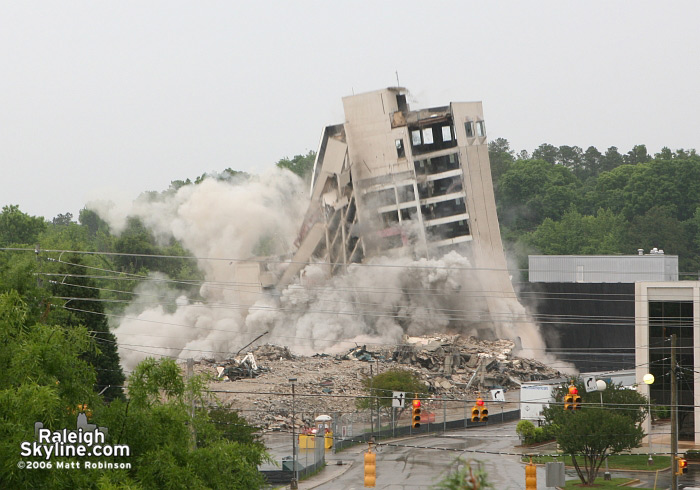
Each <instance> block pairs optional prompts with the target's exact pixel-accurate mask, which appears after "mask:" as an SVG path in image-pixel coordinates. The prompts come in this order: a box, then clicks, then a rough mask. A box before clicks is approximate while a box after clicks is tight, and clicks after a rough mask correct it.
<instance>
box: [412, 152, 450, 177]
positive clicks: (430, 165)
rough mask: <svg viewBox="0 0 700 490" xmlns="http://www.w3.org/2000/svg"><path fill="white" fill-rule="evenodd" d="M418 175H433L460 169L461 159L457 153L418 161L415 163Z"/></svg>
mask: <svg viewBox="0 0 700 490" xmlns="http://www.w3.org/2000/svg"><path fill="white" fill-rule="evenodd" d="M414 166H415V168H416V174H417V175H433V174H439V173H442V172H448V171H450V170H457V169H458V168H459V158H457V154H456V153H451V154H449V155H445V156H442V157H436V158H427V159H425V160H416V161H415V163H414Z"/></svg>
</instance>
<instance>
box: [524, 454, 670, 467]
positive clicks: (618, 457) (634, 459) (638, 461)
mask: <svg viewBox="0 0 700 490" xmlns="http://www.w3.org/2000/svg"><path fill="white" fill-rule="evenodd" d="M653 458H654V464H651V465H650V464H647V459H649V456H647V455H646V454H614V455H612V456H610V457H609V458H608V467H609V468H610V469H611V470H646V471H656V470H663V469H666V468H668V467H669V466H670V465H671V457H670V456H654V457H653ZM522 461H523V462H524V463H527V462H529V461H530V457H529V456H523V458H522ZM550 461H564V464H565V465H566V466H573V465H574V464H573V462H572V461H571V456H560V457H557V458H554V457H552V456H537V457H533V458H532V462H533V463H535V464H544V463H549V462H550ZM576 461H578V463H579V465H581V464H583V456H581V457H579V458H576ZM604 468H605V463H603V465H602V466H601V467H600V471H603V469H604Z"/></svg>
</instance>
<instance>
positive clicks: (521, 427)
mask: <svg viewBox="0 0 700 490" xmlns="http://www.w3.org/2000/svg"><path fill="white" fill-rule="evenodd" d="M515 433H516V434H518V436H519V437H520V440H521V441H523V444H532V443H534V442H536V441H535V438H536V435H537V428H536V427H535V424H533V423H532V422H530V421H529V420H521V421H520V422H518V425H516V426H515Z"/></svg>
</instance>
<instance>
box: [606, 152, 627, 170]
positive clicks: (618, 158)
mask: <svg viewBox="0 0 700 490" xmlns="http://www.w3.org/2000/svg"><path fill="white" fill-rule="evenodd" d="M624 163H625V162H624V158H623V157H622V155H621V154H620V152H619V151H618V149H617V147H616V146H611V147H610V148H608V149H607V150H606V151H605V155H604V156H603V165H602V168H601V170H602V171H604V172H607V171H609V170H612V169H614V168H617V167H619V166H620V165H622V164H624Z"/></svg>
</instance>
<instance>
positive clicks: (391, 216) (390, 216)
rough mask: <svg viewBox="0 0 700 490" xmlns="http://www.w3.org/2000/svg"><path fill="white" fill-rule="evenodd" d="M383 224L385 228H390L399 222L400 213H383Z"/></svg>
mask: <svg viewBox="0 0 700 490" xmlns="http://www.w3.org/2000/svg"><path fill="white" fill-rule="evenodd" d="M381 217H382V223H384V228H389V227H390V226H393V225H395V224H396V223H398V222H399V213H398V212H396V211H389V212H388V213H382V214H381Z"/></svg>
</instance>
